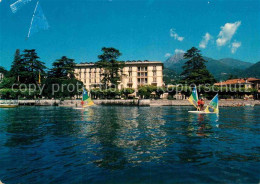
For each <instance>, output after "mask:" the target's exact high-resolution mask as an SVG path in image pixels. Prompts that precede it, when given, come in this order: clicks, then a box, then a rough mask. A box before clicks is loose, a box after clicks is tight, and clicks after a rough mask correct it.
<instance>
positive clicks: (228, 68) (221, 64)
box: [164, 53, 253, 80]
mask: <svg viewBox="0 0 260 184" xmlns="http://www.w3.org/2000/svg"><path fill="white" fill-rule="evenodd" d="M204 59H205V60H206V61H208V62H207V63H206V66H207V68H208V70H209V71H210V73H212V74H213V75H214V77H215V78H216V79H217V80H225V79H227V78H228V76H230V75H235V76H241V74H242V73H243V72H242V71H243V70H244V69H245V68H248V67H251V66H252V65H253V63H249V62H244V61H240V60H237V59H232V58H224V59H220V60H216V59H212V58H209V57H204ZM186 61H187V60H186V59H183V54H182V53H181V54H175V55H174V56H172V57H170V58H168V59H167V60H166V61H165V62H164V66H165V68H169V69H171V70H174V71H175V72H176V73H177V74H180V73H181V72H182V66H183V65H184V63H185V62H186Z"/></svg>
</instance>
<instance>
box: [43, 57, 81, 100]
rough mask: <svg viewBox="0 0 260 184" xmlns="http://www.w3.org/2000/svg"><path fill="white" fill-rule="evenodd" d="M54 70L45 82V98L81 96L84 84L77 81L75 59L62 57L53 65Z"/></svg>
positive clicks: (49, 73)
mask: <svg viewBox="0 0 260 184" xmlns="http://www.w3.org/2000/svg"><path fill="white" fill-rule="evenodd" d="M52 66H53V68H51V69H50V71H49V72H48V77H47V79H46V80H45V81H44V84H45V89H44V96H46V97H48V98H53V97H54V98H65V97H70V98H71V97H74V96H75V95H80V94H81V93H82V92H81V91H80V89H82V88H83V83H82V82H81V81H79V80H77V79H76V77H75V73H74V67H75V63H74V59H69V58H67V57H66V56H62V57H61V59H57V60H56V61H55V62H53V64H52Z"/></svg>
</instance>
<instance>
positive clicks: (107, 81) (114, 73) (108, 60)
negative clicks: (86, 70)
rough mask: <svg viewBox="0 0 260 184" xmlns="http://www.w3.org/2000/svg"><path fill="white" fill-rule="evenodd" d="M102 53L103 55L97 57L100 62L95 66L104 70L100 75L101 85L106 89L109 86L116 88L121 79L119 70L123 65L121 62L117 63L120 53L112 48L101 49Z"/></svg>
mask: <svg viewBox="0 0 260 184" xmlns="http://www.w3.org/2000/svg"><path fill="white" fill-rule="evenodd" d="M102 51H103V54H101V55H99V56H98V58H99V59H100V60H99V61H98V62H97V66H98V67H99V68H102V69H103V70H104V72H103V73H102V75H103V79H102V83H103V84H104V86H105V87H108V86H109V85H110V86H111V85H115V87H117V85H118V81H119V80H120V77H121V76H120V70H121V69H122V68H123V67H124V64H125V63H124V62H122V61H117V59H118V57H119V56H121V53H120V52H119V50H117V49H115V48H112V47H109V48H106V47H103V48H102Z"/></svg>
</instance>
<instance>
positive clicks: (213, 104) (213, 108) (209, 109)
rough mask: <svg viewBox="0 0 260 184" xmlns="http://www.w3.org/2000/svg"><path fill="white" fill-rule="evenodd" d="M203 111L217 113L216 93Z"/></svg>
mask: <svg viewBox="0 0 260 184" xmlns="http://www.w3.org/2000/svg"><path fill="white" fill-rule="evenodd" d="M205 112H207V113H219V108H218V94H217V95H216V96H215V97H214V98H213V99H212V100H211V101H210V103H209V105H208V106H207V107H206V109H205Z"/></svg>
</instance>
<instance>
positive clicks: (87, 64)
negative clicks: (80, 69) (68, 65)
mask: <svg viewBox="0 0 260 184" xmlns="http://www.w3.org/2000/svg"><path fill="white" fill-rule="evenodd" d="M124 62H125V64H126V65H136V64H138V65H139V64H140V65H142V64H163V63H162V62H161V61H148V60H144V61H141V60H133V61H124ZM95 64H96V63H95V62H82V63H80V64H76V66H94V65H95Z"/></svg>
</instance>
